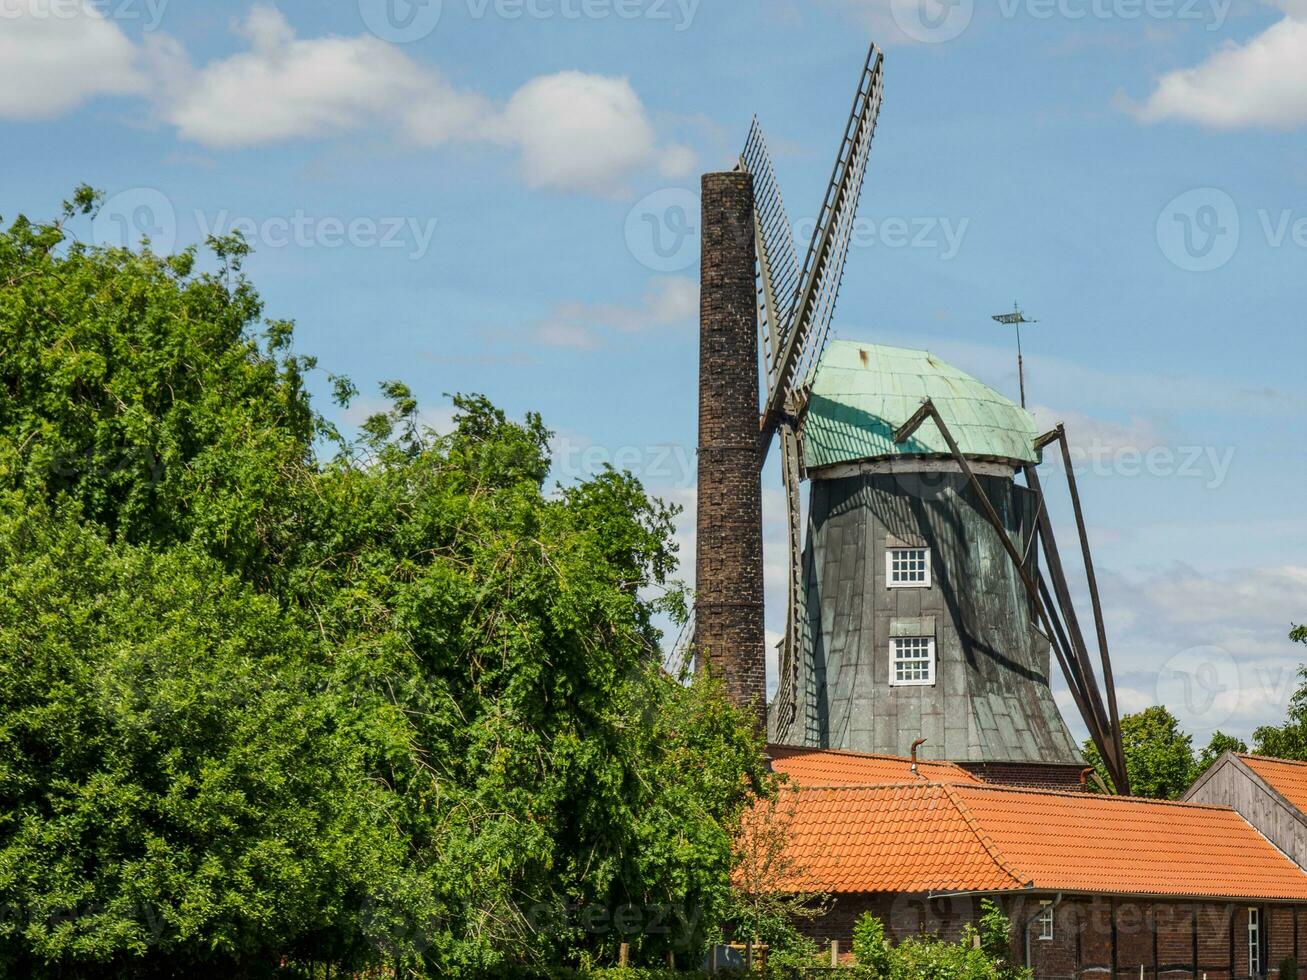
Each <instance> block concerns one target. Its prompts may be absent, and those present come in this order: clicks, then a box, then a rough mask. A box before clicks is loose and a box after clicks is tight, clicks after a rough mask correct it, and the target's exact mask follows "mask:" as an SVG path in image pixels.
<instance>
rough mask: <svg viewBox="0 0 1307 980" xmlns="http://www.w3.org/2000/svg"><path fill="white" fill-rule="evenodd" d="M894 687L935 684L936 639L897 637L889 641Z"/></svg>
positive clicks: (891, 679)
mask: <svg viewBox="0 0 1307 980" xmlns="http://www.w3.org/2000/svg"><path fill="white" fill-rule="evenodd" d="M889 651H890V675H889V678H890V680H889V682H890V684H891V685H893V686H896V687H898V686H913V685H917V686H929V685H931V684H934V683H935V638H934V637H930V636H896V637H894V638H893V639H892V640H890V641H889Z"/></svg>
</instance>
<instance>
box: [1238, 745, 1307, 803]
mask: <svg viewBox="0 0 1307 980" xmlns="http://www.w3.org/2000/svg"><path fill="white" fill-rule="evenodd" d="M1239 758H1240V759H1241V760H1243V762H1244V764H1245V765H1246V766H1248V768H1249V769H1251V770H1252V771H1253V772H1255V773H1256V774H1257V775H1259V776H1261V777H1262V779H1264V780H1265V781H1266V783H1267V784H1268V785H1269V786H1270V787H1271V789H1273V790H1275V791H1276V792H1277V793H1279V794H1280V795H1281V796H1283V797H1284V798H1285V799H1286V800H1288V801H1289V802H1290V803H1292V804H1293V805H1294V806H1296V807H1297V808H1298V809H1299V810H1302V811H1303V812H1304V813H1307V762H1291V761H1290V760H1288V759H1272V758H1269V757H1268V756H1263V755H1242V754H1241V755H1240V756H1239Z"/></svg>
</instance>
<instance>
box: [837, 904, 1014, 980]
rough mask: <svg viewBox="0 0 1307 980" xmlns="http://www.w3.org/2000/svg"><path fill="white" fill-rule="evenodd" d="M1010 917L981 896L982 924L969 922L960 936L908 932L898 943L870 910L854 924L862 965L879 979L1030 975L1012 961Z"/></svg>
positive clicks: (991, 979)
mask: <svg viewBox="0 0 1307 980" xmlns="http://www.w3.org/2000/svg"><path fill="white" fill-rule="evenodd" d="M1011 935H1012V931H1011V922H1010V920H1009V919H1008V917H1007V916H1006V915H1005V914H1004V913H1003V910H1002V909H1001V908H999V906H998V905H997V904H996V903H995V902H993V901H992V900H990V899H984V900H982V902H981V918H980V922H979V928H977V927H976V926H973V925H970V924H968V925H967V926H966V927H965V928H964V929H963V931H962V936H961V938H960V939H959V940H958V941H957V942H948V941H947V940H944V939H941V938H939V937H938V936H930V935H925V936H910V937H908V938H906V939H904V940H903V941H902V942H900V943H899V944H898V945H894V944H892V943H891V942H890V941H889V938H888V936H887V935H886V932H885V927H884V925H883V924H882V923H881V921H880V920H879V919H877V918H876V917H875V916H874V915H872V914H871V913H870V912H868V913H867V914H865V915H863V916H862V918H860V919H859V920H858V921H857V922H856V923H855V924H854V927H853V954H854V956H855V957H856V959H857V961H858V967H859V969H860V970H861V971H862V972H863V973H864V975H868V976H871V977H875V978H880V980H922V978H926V980H1030V976H1031V974H1030V971H1029V970H1028V969H1026V968H1023V967H1018V966H1016V965H1014V964H1013V963H1012V940H1011Z"/></svg>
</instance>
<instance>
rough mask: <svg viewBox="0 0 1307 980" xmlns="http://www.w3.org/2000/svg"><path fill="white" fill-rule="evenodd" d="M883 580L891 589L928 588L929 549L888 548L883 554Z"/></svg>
mask: <svg viewBox="0 0 1307 980" xmlns="http://www.w3.org/2000/svg"><path fill="white" fill-rule="evenodd" d="M885 580H886V581H887V582H888V583H889V587H890V588H891V589H928V588H930V549H929V548H890V549H889V551H887V552H886V554H885Z"/></svg>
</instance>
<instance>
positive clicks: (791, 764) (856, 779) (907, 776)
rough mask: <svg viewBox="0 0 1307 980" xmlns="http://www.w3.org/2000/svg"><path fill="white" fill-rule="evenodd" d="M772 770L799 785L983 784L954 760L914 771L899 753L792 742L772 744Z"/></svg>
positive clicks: (924, 766) (768, 752)
mask: <svg viewBox="0 0 1307 980" xmlns="http://www.w3.org/2000/svg"><path fill="white" fill-rule="evenodd" d="M767 754H768V755H769V756H771V759H772V769H773V770H775V771H776V772H778V773H783V774H785V775H787V776H789V777H790V782H791V783H792V784H796V785H799V786H872V785H878V784H883V783H902V782H908V781H909V780H914V779H921V780H923V781H926V780H930V781H933V782H937V783H979V782H981V780H980V779H978V778H976V777H975V776H973V775H972V774H971V773H969V772H967V770H965V769H963V768H962V767H961V766H958V765H954V764H953V763H952V762H927V761H925V760H923V761H922V762H920V764H919V765H918V767H917V768H918V770H919V772H920V775H919V776H914V775H913V773H912V760H911V759H905V758H902V757H901V756H896V755H869V754H866V753H863V752H844V751H840V750H837V749H804V748H796V747H794V746H790V745H769V746H767Z"/></svg>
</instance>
